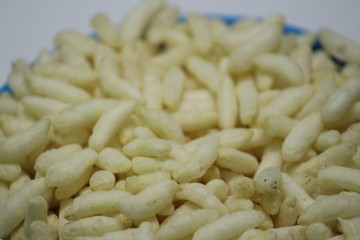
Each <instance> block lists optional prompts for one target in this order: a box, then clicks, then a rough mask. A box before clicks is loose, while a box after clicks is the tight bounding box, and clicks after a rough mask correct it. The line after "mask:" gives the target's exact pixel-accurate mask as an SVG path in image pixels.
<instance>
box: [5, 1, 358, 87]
mask: <svg viewBox="0 0 360 240" xmlns="http://www.w3.org/2000/svg"><path fill="white" fill-rule="evenodd" d="M140 1H141V0H131V1H126V0H106V1H103V0H77V1H72V0H61V1H57V0H47V1H43V0H31V1H24V0H0V85H1V86H2V85H3V84H4V83H5V81H6V76H7V75H8V74H9V72H10V69H11V62H13V61H14V60H16V59H19V58H23V59H25V60H26V61H28V62H31V61H32V60H34V59H35V58H36V56H37V54H38V52H39V51H40V50H41V49H43V48H48V49H51V48H52V47H53V44H52V40H53V37H54V36H55V34H56V33H57V32H59V31H60V30H64V29H70V28H71V29H75V30H78V31H81V32H85V33H90V32H91V31H92V29H91V27H90V18H91V16H93V15H94V14H95V13H97V12H104V13H106V14H107V15H108V16H109V17H110V18H111V20H112V21H113V22H115V23H120V21H121V19H122V18H123V17H124V15H125V13H127V12H128V11H129V10H130V9H131V8H133V7H134V6H136V5H137V4H139V2H140ZM168 3H169V4H172V5H177V6H179V7H180V8H181V11H182V13H185V14H186V13H188V12H194V11H195V12H201V13H219V14H231V15H242V16H243V15H245V16H257V17H266V16H269V15H271V14H273V13H282V14H283V15H284V16H285V17H286V20H287V22H288V23H290V24H293V25H296V26H300V27H302V28H305V29H308V30H310V31H317V30H318V29H319V28H320V27H328V28H331V29H333V30H334V31H336V32H338V33H340V34H342V35H344V36H347V37H348V38H350V39H352V40H353V41H355V42H357V43H360V30H359V25H358V24H359V22H360V14H359V10H360V1H359V0H315V1H314V0H301V1H296V0H266V1H263V0H252V1H248V0H221V1H220V0H168Z"/></svg>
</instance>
